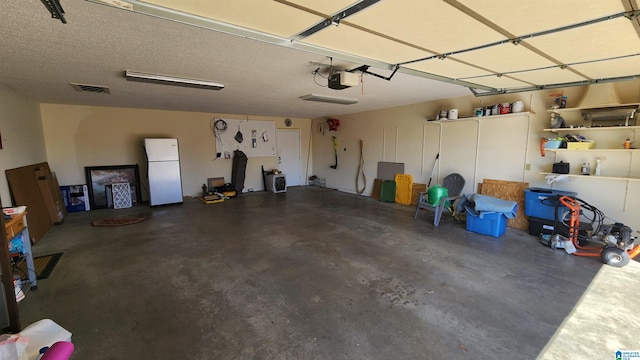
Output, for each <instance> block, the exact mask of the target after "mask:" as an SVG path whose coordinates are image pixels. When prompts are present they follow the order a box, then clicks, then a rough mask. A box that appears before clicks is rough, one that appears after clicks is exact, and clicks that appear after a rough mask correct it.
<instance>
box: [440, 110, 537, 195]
mask: <svg viewBox="0 0 640 360" xmlns="http://www.w3.org/2000/svg"><path fill="white" fill-rule="evenodd" d="M530 121H531V114H530V113H528V112H520V113H511V114H505V115H495V116H483V117H470V118H461V119H457V120H441V121H430V122H428V126H436V125H437V126H439V127H440V129H439V132H440V138H439V151H438V152H439V154H440V164H439V174H440V177H444V176H446V175H448V174H450V173H453V172H456V173H459V174H461V175H462V176H463V177H464V178H465V180H466V184H465V188H464V189H463V191H462V193H472V192H476V190H477V189H476V185H477V184H478V183H481V182H482V181H483V180H484V179H500V180H506V181H516V182H522V181H524V175H525V164H526V162H527V161H526V158H527V146H526V144H527V141H528V133H529V125H530ZM432 131H434V132H435V131H438V130H436V129H433V130H432ZM434 181H436V180H435V179H434ZM434 183H435V182H434Z"/></svg>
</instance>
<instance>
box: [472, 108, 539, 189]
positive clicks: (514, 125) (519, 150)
mask: <svg viewBox="0 0 640 360" xmlns="http://www.w3.org/2000/svg"><path fill="white" fill-rule="evenodd" d="M528 128H529V115H524V114H523V115H522V116H505V117H500V116H497V117H487V118H483V119H482V118H481V119H480V133H479V136H478V142H479V144H478V149H479V152H478V164H477V167H478V169H477V181H478V182H482V181H483V180H484V179H497V180H507V181H524V171H525V163H526V162H527V161H526V156H527V139H528Z"/></svg>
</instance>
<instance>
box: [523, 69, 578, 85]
mask: <svg viewBox="0 0 640 360" xmlns="http://www.w3.org/2000/svg"><path fill="white" fill-rule="evenodd" d="M510 76H512V77H514V78H517V79H519V80H522V81H527V82H530V83H532V84H539V85H551V84H560V83H565V82H576V81H584V80H588V79H585V78H584V77H582V76H580V75H578V74H576V73H574V72H573V71H569V70H563V69H561V68H559V67H553V68H549V69H540V70H533V71H525V72H520V73H515V74H510Z"/></svg>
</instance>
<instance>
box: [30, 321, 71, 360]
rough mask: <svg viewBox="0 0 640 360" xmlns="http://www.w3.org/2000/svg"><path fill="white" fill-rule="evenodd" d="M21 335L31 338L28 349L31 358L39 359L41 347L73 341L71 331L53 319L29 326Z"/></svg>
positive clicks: (32, 359)
mask: <svg viewBox="0 0 640 360" xmlns="http://www.w3.org/2000/svg"><path fill="white" fill-rule="evenodd" d="M20 336H24V337H26V338H28V339H29V345H27V348H26V351H27V356H28V358H29V360H35V359H38V356H39V355H40V349H42V348H43V347H47V346H52V345H53V344H55V343H56V342H58V341H69V342H71V333H70V332H69V331H67V330H66V329H64V328H63V327H62V326H60V325H58V324H56V323H55V322H54V321H53V320H51V319H42V320H39V321H36V322H35V323H33V324H31V325H29V326H27V327H26V328H24V329H23V330H22V331H21V332H20Z"/></svg>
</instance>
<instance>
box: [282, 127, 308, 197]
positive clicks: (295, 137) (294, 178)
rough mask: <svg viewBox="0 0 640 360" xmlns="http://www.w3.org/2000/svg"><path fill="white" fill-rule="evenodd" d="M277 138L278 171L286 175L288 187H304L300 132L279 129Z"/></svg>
mask: <svg viewBox="0 0 640 360" xmlns="http://www.w3.org/2000/svg"><path fill="white" fill-rule="evenodd" d="M277 136H278V139H277V143H278V170H280V171H281V172H282V173H283V174H284V176H285V179H286V182H287V187H288V186H299V185H302V165H301V164H302V162H301V159H300V156H301V155H300V154H301V151H300V130H285V129H279V130H278V131H277Z"/></svg>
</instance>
